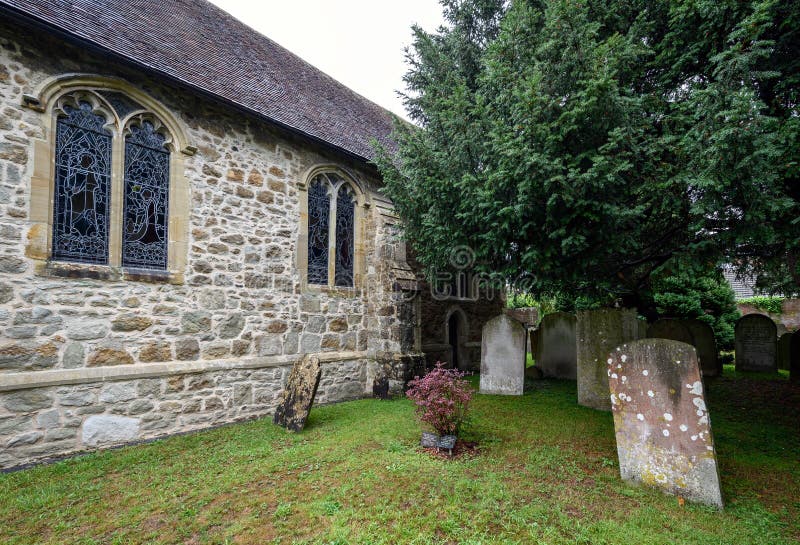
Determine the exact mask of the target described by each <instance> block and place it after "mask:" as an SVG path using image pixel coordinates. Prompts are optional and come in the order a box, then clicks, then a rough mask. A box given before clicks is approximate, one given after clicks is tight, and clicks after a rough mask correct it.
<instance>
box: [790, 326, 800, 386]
mask: <svg viewBox="0 0 800 545" xmlns="http://www.w3.org/2000/svg"><path fill="white" fill-rule="evenodd" d="M789 380H790V381H791V382H795V383H800V331H795V332H794V333H792V340H791V343H790V344H789Z"/></svg>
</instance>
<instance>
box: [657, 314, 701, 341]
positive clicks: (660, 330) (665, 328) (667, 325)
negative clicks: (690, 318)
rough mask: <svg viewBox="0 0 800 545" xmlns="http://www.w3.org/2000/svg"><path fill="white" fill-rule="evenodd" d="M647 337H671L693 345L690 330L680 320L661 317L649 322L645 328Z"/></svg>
mask: <svg viewBox="0 0 800 545" xmlns="http://www.w3.org/2000/svg"><path fill="white" fill-rule="evenodd" d="M647 337H648V338H650V339H672V340H673V341H679V342H682V343H686V344H690V345H692V346H694V337H692V332H691V331H689V328H688V327H686V324H684V323H683V321H681V320H675V319H673V318H662V319H660V320H656V321H655V322H653V323H652V324H650V325H649V326H648V328H647Z"/></svg>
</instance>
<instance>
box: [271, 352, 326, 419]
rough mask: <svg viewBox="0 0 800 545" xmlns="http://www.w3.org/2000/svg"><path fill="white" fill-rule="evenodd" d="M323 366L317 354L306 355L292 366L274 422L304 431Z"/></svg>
mask: <svg viewBox="0 0 800 545" xmlns="http://www.w3.org/2000/svg"><path fill="white" fill-rule="evenodd" d="M321 375H322V367H321V366H320V364H319V358H318V357H317V356H309V355H308V354H306V355H304V356H303V357H302V358H301V359H300V360H298V361H297V363H295V364H294V366H293V367H292V371H291V372H290V373H289V379H288V380H287V381H286V387H285V388H284V390H283V393H282V394H281V400H280V403H278V407H277V408H276V409H275V418H274V419H273V422H275V424H277V425H279V426H283V427H284V428H286V429H287V430H290V431H302V429H303V427H304V426H305V425H306V419H307V418H308V413H309V412H311V405H312V404H313V403H314V396H315V395H316V393H317V386H319V378H320V376H321Z"/></svg>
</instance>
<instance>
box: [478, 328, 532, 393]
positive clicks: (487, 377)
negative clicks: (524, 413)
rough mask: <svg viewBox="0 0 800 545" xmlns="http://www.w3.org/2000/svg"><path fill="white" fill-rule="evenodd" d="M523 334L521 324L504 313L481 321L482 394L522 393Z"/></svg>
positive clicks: (524, 334)
mask: <svg viewBox="0 0 800 545" xmlns="http://www.w3.org/2000/svg"><path fill="white" fill-rule="evenodd" d="M526 336H527V332H526V330H525V328H524V327H523V326H522V324H521V323H519V322H518V321H516V320H514V319H513V318H510V317H509V316H507V315H505V314H501V315H500V316H495V317H494V318H492V319H491V320H489V321H488V322H486V324H484V326H483V332H482V338H481V380H480V392H481V393H482V394H503V395H522V389H523V386H524V383H525V349H526V348H527V339H526Z"/></svg>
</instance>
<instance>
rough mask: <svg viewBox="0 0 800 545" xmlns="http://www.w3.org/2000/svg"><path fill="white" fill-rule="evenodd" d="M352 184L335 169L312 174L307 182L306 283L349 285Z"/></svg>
mask: <svg viewBox="0 0 800 545" xmlns="http://www.w3.org/2000/svg"><path fill="white" fill-rule="evenodd" d="M357 205H358V196H357V193H356V191H355V189H354V186H353V185H352V184H351V183H350V182H349V181H347V180H345V178H344V177H343V176H341V175H339V174H337V173H335V172H323V173H319V174H317V175H315V176H314V177H313V178H312V179H311V181H310V182H309V184H308V214H307V216H308V219H307V221H308V223H307V226H306V228H307V235H308V245H307V248H306V250H307V263H306V264H305V265H306V271H307V275H308V276H307V280H308V284H312V285H318V286H329V287H343V288H347V287H353V286H354V285H355V276H356V275H355V272H356V224H357V221H356V220H357V216H356V210H357Z"/></svg>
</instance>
